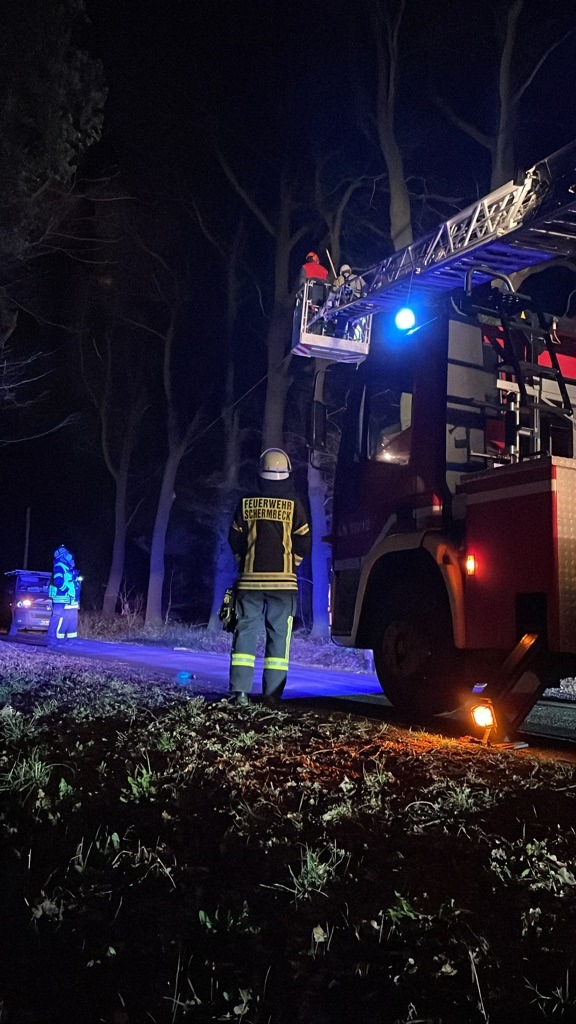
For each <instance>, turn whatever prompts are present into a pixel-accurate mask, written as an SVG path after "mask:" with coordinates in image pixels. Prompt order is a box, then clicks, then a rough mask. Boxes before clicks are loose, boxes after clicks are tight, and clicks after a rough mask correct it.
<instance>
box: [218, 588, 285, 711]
mask: <svg viewBox="0 0 576 1024" xmlns="http://www.w3.org/2000/svg"><path fill="white" fill-rule="evenodd" d="M297 597H298V594H297V592H296V591H295V590H239V591H238V595H237V597H236V613H237V615H238V625H237V627H236V629H235V631H234V640H233V642H232V654H231V658H230V689H231V690H232V692H233V693H238V692H243V693H250V690H251V689H252V683H253V680H254V662H255V660H256V641H257V639H258V632H259V627H260V624H261V622H262V615H264V624H265V626H266V650H265V652H264V675H263V678H262V692H263V693H264V695H265V696H266V697H281V696H282V691H283V689H284V687H285V685H286V676H287V675H288V659H289V657H290V640H291V637H292V623H293V622H294V613H295V611H296V600H297Z"/></svg>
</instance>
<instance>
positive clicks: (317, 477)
mask: <svg viewBox="0 0 576 1024" xmlns="http://www.w3.org/2000/svg"><path fill="white" fill-rule="evenodd" d="M326 492H327V485H326V480H325V479H324V476H323V475H322V473H321V471H320V470H319V469H317V468H316V467H315V466H312V465H311V463H310V462H309V463H308V500H309V502H310V519H311V524H310V526H311V531H312V634H313V636H323V637H327V636H329V635H330V622H329V617H328V600H329V588H330V577H329V570H328V566H329V564H330V547H329V545H328V544H326V542H325V541H323V540H322V538H323V537H325V536H326V534H327V532H328V524H327V522H326Z"/></svg>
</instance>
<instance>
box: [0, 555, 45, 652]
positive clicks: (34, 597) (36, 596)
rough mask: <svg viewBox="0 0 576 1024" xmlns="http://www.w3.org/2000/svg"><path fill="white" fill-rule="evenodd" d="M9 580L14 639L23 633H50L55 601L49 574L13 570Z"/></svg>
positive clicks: (7, 599) (8, 576)
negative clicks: (16, 635) (19, 631)
mask: <svg viewBox="0 0 576 1024" xmlns="http://www.w3.org/2000/svg"><path fill="white" fill-rule="evenodd" d="M4 575H5V576H6V589H5V601H6V602H7V603H8V605H9V606H10V610H11V613H12V614H11V620H10V625H9V627H8V632H9V634H10V636H14V635H15V634H16V633H17V632H18V630H19V629H39V630H42V631H44V632H45V631H46V630H47V629H48V623H49V622H50V615H51V614H52V601H51V599H50V598H49V597H48V586H49V584H50V573H49V572H33V570H32V569H13V570H12V571H11V572H6V573H4Z"/></svg>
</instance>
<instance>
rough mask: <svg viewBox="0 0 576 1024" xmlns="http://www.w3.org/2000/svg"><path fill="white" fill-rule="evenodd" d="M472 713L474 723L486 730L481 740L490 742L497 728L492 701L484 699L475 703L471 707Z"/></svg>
mask: <svg viewBox="0 0 576 1024" xmlns="http://www.w3.org/2000/svg"><path fill="white" fill-rule="evenodd" d="M470 714H471V715H472V721H473V722H474V725H475V726H477V727H478V728H479V729H483V730H484V735H483V736H482V740H481V742H482V743H488V740H489V739H490V734H491V733H492V732H493V731H494V730H495V729H496V728H497V723H496V715H495V714H494V708H493V706H492V701H490V700H482V701H479V702H478V703H477V704H473V705H472V707H471V708H470Z"/></svg>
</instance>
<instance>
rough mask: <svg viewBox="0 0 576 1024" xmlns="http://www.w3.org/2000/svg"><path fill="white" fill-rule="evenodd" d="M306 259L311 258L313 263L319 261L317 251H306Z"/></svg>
mask: <svg viewBox="0 0 576 1024" xmlns="http://www.w3.org/2000/svg"><path fill="white" fill-rule="evenodd" d="M306 259H307V260H312V261H313V262H314V263H320V257H319V256H318V253H315V252H308V253H306Z"/></svg>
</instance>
